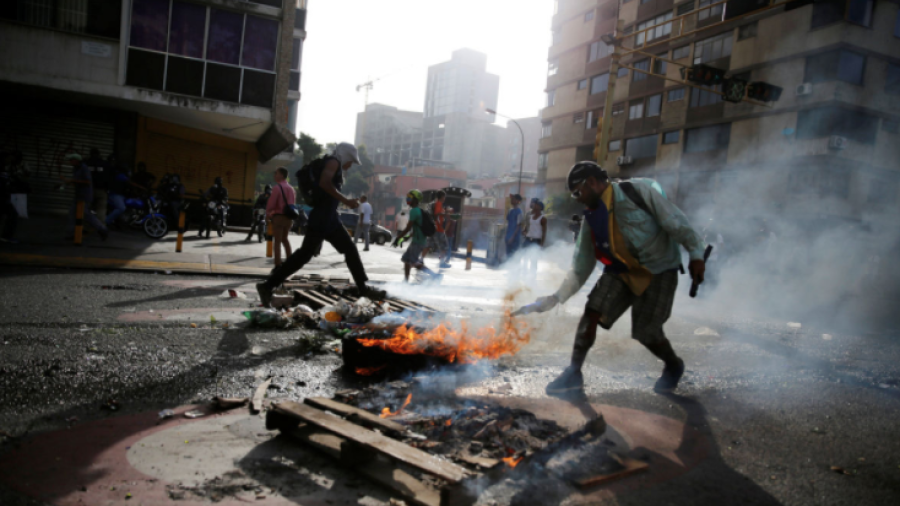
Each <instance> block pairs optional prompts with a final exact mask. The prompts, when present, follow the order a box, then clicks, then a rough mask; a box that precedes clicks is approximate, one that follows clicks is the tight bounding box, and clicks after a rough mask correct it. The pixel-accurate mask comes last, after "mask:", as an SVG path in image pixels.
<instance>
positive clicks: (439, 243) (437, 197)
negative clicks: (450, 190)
mask: <svg viewBox="0 0 900 506" xmlns="http://www.w3.org/2000/svg"><path fill="white" fill-rule="evenodd" d="M446 198H447V194H446V193H444V191H443V190H438V192H437V193H435V194H434V207H433V208H432V213H431V216H432V217H433V218H434V235H432V236H431V237H429V238H428V244H427V245H426V246H425V250H424V251H423V252H422V261H423V262H424V261H425V259H426V258H427V257H428V253H430V252H431V251H436V252H437V254H438V258H439V259H440V264H438V265H439V266H440V267H441V268H442V269H446V268H448V267H452V265H450V262H448V261H447V260H448V258H449V256H450V243H449V242H448V241H447V232H446V230H445V229H444V217H445V216H446V213H445V212H444V199H446Z"/></svg>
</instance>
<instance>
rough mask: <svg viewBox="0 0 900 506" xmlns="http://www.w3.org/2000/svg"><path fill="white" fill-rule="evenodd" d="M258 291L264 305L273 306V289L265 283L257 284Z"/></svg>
mask: <svg viewBox="0 0 900 506" xmlns="http://www.w3.org/2000/svg"><path fill="white" fill-rule="evenodd" d="M256 293H258V294H259V301H260V302H261V303H262V306H263V307H272V289H271V288H269V285H267V284H265V283H257V284H256Z"/></svg>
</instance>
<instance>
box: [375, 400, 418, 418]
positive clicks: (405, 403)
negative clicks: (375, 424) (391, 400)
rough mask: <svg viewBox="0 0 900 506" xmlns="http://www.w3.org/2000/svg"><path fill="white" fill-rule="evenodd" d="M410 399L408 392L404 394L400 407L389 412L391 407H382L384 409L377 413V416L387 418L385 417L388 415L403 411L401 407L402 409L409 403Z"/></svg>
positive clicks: (395, 414)
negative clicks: (404, 398) (404, 397)
mask: <svg viewBox="0 0 900 506" xmlns="http://www.w3.org/2000/svg"><path fill="white" fill-rule="evenodd" d="M411 401H412V394H409V395H407V396H406V400H405V401H403V405H402V406H400V409H398V410H397V411H395V412H393V413H391V408H384V409H382V410H381V414H380V415H378V416H379V417H381V418H387V417H389V416H397V415H399V414H400V413H402V412H403V409H404V408H405V407H406V406H409V403H410V402H411Z"/></svg>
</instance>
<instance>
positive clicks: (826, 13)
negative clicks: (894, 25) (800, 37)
mask: <svg viewBox="0 0 900 506" xmlns="http://www.w3.org/2000/svg"><path fill="white" fill-rule="evenodd" d="M874 8H875V0H849V1H847V0H821V1H817V2H815V3H814V5H813V14H812V24H811V28H818V27H820V26H825V25H830V24H831V23H836V22H838V21H843V20H847V21H849V22H851V23H855V24H857V25H862V26H865V27H867V28H871V27H872V18H873V15H872V14H873V11H874Z"/></svg>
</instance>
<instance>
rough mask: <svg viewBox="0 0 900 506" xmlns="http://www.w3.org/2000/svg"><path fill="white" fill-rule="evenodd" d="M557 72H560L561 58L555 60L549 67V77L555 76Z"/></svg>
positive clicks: (551, 61)
mask: <svg viewBox="0 0 900 506" xmlns="http://www.w3.org/2000/svg"><path fill="white" fill-rule="evenodd" d="M557 72H559V58H554V59H552V60H550V62H549V63H548V65H547V75H548V76H555V75H556V73H557Z"/></svg>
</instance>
